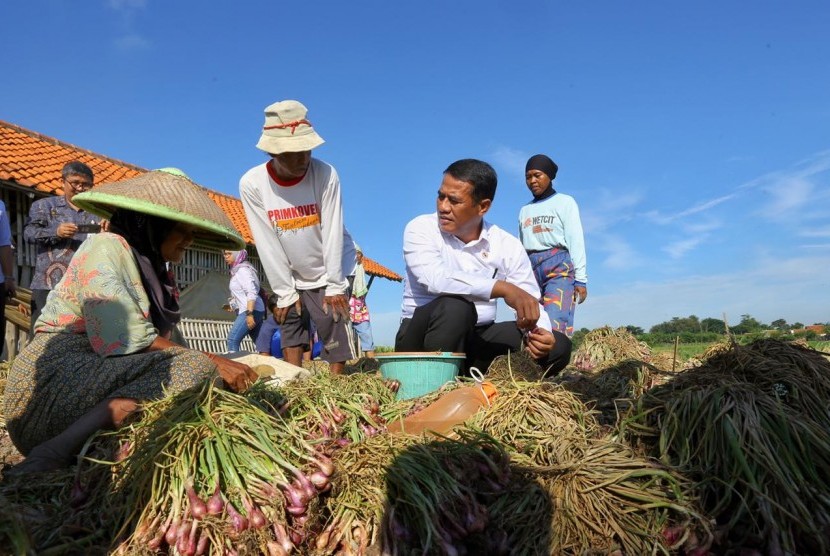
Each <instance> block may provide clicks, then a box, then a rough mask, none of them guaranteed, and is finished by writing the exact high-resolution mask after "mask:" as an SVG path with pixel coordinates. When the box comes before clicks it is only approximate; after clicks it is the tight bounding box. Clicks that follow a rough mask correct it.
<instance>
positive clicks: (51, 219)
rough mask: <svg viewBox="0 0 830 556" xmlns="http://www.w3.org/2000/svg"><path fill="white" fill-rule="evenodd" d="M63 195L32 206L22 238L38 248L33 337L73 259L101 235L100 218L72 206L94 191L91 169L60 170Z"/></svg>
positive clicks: (80, 166) (69, 164)
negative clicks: (94, 235)
mask: <svg viewBox="0 0 830 556" xmlns="http://www.w3.org/2000/svg"><path fill="white" fill-rule="evenodd" d="M61 178H62V180H63V195H62V196H61V195H56V196H53V197H47V198H45V199H39V200H37V201H35V202H34V203H32V207H31V208H30V209H29V218H28V219H27V220H26V226H25V228H24V229H23V237H24V238H25V239H26V241H28V242H29V243H33V244H35V247H36V251H37V258H36V260H35V271H34V274H33V275H32V282H31V284H30V286H29V287H30V288H31V289H32V325H31V328H30V330H29V334H30V337H31V335H33V334H34V326H35V322H36V321H37V318H38V316H40V312H41V310H42V309H43V306H44V305H45V304H46V297H47V296H48V295H49V292H50V291H51V290H52V288H54V287H55V286H56V285H57V284H58V282H60V280H61V278H63V274H64V272H66V267H67V266H68V265H69V261H70V260H71V259H72V255H74V254H75V251H76V250H77V249H78V247H80V246H81V243H82V242H83V241H84V240H85V239H86V236H87V234H88V233H90V232H96V231H100V229H101V222H100V218H98V217H97V216H95V215H93V214H90V213H88V212H86V211H84V210H81V209H80V208H79V207H77V206H75V205H74V204H72V198H73V197H74V196H75V195H76V194H77V193H80V192H81V191H86V190H87V189H90V188H91V187H92V184H93V181H94V177H93V174H92V169H90V167H89V166H87V165H86V164H84V163H83V162H78V161H76V160H73V161H72V162H67V163H66V164H65V165H64V167H63V170H61Z"/></svg>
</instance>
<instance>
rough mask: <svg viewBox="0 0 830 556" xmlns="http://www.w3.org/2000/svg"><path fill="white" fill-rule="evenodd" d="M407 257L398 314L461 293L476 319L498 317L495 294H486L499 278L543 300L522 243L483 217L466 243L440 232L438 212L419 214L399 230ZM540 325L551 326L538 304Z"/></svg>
mask: <svg viewBox="0 0 830 556" xmlns="http://www.w3.org/2000/svg"><path fill="white" fill-rule="evenodd" d="M403 256H404V260H405V261H406V280H405V283H404V292H403V304H402V307H401V309H402V318H410V317H412V314H413V313H414V312H415V309H416V308H418V307H420V306H421V305H426V304H427V303H429V302H430V301H432V300H433V299H435V298H436V297H438V296H439V295H442V294H452V295H460V296H462V297H464V298H466V299H469V300H470V301H472V302H473V303H475V306H476V311H477V312H478V321H477V324H480V325H481V324H490V323H492V322H494V321H495V320H496V308H497V307H496V302H497V300H496V299H491V298H490V294H491V293H492V291H493V286H494V285H495V284H496V281H497V280H504V281H505V282H509V283H511V284H513V285H515V286H518V287H519V288H521V289H523V290H524V291H526V292H527V293H529V294H530V295H532V296H533V297H534V298H536V299H541V297H542V294H541V292H540V291H539V285H538V284H537V283H536V278H535V277H534V276H533V269H532V268H531V266H530V260H529V259H528V258H527V253H525V250H524V248H523V247H522V244H521V243H520V242H519V240H518V239H516V238H515V237H514V236H512V235H510V234H508V233H507V232H505V231H504V230H502V229H501V228H499V227H498V226H496V225H494V224H489V223H488V222H486V221H485V222H484V224H483V226H482V230H481V235H480V236H479V238H478V239H476V240H474V241H471V242H470V243H466V244H465V243H464V242H463V241H461V240H460V239H458V238H457V237H455V236H454V235H452V234H447V233H444V232H442V231H441V228H440V227H439V226H438V215H437V214H436V213H432V214H423V215H421V216H418V217H416V218H414V219H412V220H411V221H410V222H409V224H407V225H406V229H405V230H404V235H403ZM538 325H539V326H541V327H542V328H545V329H546V330H550V329H551V325H550V319H549V318H548V315H547V313H545V311H544V308H543V307H542V306H541V304H540V305H539V321H538Z"/></svg>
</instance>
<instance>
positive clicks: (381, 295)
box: [0, 0, 830, 345]
mask: <svg viewBox="0 0 830 556" xmlns="http://www.w3.org/2000/svg"><path fill="white" fill-rule="evenodd" d="M0 21H2V22H3V24H2V32H1V33H0V68H2V76H3V83H2V86H0V119H3V120H6V121H9V122H12V123H15V124H17V125H20V126H23V127H25V128H28V129H31V130H34V131H37V132H40V133H43V134H46V135H50V136H54V137H57V138H59V139H61V140H63V141H67V142H70V143H73V144H75V145H77V146H80V147H83V148H86V149H90V150H92V151H95V152H98V153H101V154H104V155H107V156H110V157H113V158H117V159H121V160H124V161H127V162H130V163H133V164H137V165H139V166H143V167H146V168H157V167H162V166H176V167H180V168H182V169H184V170H185V171H186V172H188V173H189V174H190V176H191V177H192V178H193V179H194V180H196V181H197V182H199V183H201V184H202V185H205V186H207V187H210V188H212V189H215V190H218V191H222V192H225V193H229V194H232V195H235V196H238V181H239V177H240V176H241V175H242V174H243V173H244V172H245V171H246V170H247V169H248V168H249V167H251V166H254V165H256V164H260V163H263V162H264V161H265V156H264V155H263V153H261V152H260V151H258V150H257V149H256V148H255V147H254V145H255V143H256V141H257V138H258V136H259V130H260V128H261V125H262V122H263V112H262V111H263V108H264V107H265V106H266V105H268V104H270V103H272V102H275V101H277V100H282V99H287V98H293V99H298V100H301V101H302V102H303V103H304V104H306V105H307V106H308V107H309V119H310V120H311V121H312V122H313V124H314V126H315V128H316V129H317V130H318V132H319V133H320V135H322V136H323V137H324V138H325V139H326V144H325V145H323V146H322V147H320V148H319V149H317V150H315V156H317V157H318V158H321V159H323V160H325V161H327V162H329V163H331V164H333V165H334V166H335V167H336V168H337V170H338V172H339V173H340V177H341V181H342V187H343V197H344V203H345V215H346V223H347V226H348V227H349V229H350V230H351V231H352V233H353V235H354V236H355V238H356V240H357V241H358V242H359V243H360V244H361V246H363V248H364V250H365V251H366V253H367V254H368V255H369V256H370V257H372V258H374V259H376V260H378V261H379V262H381V263H382V264H384V265H386V266H388V267H390V268H392V269H394V270H396V271H397V272H399V273H403V258H402V254H401V237H402V233H403V229H404V226H405V225H406V223H407V221H408V220H409V219H411V218H412V217H414V216H416V215H418V214H422V213H426V212H430V211H433V210H434V207H435V192H436V190H437V188H438V186H439V184H440V181H441V174H442V171H443V170H444V168H446V167H447V165H448V164H449V163H451V162H453V161H454V160H457V159H460V158H467V157H474V158H480V159H483V160H486V161H488V162H490V163H491V164H493V166H494V167H495V168H496V170H497V171H498V173H499V189H498V192H497V195H496V199H495V203H494V207H493V209H492V210H491V211H490V213H489V218H490V220H491V221H492V222H494V223H496V224H498V225H500V226H502V227H503V228H505V229H507V230H509V231H511V232H515V231H516V229H517V215H518V211H519V208H520V207H521V205H522V204H524V203H525V202H527V201H528V200H529V193H528V192H527V189H526V187H525V185H524V179H523V173H524V163H525V161H526V159H527V157H529V156H530V155H533V154H536V153H539V152H541V153H546V154H548V155H550V156H551V157H552V158H553V159H554V160H555V161H556V162H557V163H558V164H559V167H560V170H559V175H558V177H557V179H556V181H555V186H556V188H557V189H558V190H560V191H562V192H565V193H568V194H571V195H573V196H574V197H575V198H576V200H577V202H578V204H579V206H580V211H581V214H582V218H583V225H584V227H585V234H586V244H587V253H588V282H589V283H588V292H589V296H588V300H587V301H586V303H585V304H583V305H581V306H580V307H579V309H578V310H577V314H576V323H575V324H576V327H577V328H581V327H587V328H594V327H597V326H601V325H603V324H610V325H613V326H622V325H626V324H633V325H637V326H641V327H643V328H646V329H648V328H649V327H650V326H651V325H653V324H656V323H658V322H662V321H665V320H669V319H671V318H672V317H674V316H681V317H683V316H688V315H691V314H694V315H697V316H698V317H700V318H706V317H714V318H722V316H723V315H724V314H726V315H727V318H728V320H729V322H730V323H732V324H735V323H737V322H738V321H739V320H740V316H741V315H742V314H750V315H752V316H753V317H755V318H757V319H759V320H761V321H762V322H767V323H769V322H771V321H772V320H775V319H778V318H784V319H786V320H787V321H789V322H791V323H792V322H795V321H800V322H803V323H805V324H812V323H814V322H827V321H830V278H828V271H830V35H829V34H828V29H830V3H829V2H827V1H826V0H799V1H798V2H783V1H776V2H770V1H756V2H738V1H734V0H719V1H712V0H702V1H697V2H673V1H668V2H658V1H656V0H655V1H651V2H645V1H637V0H633V1H626V2H620V1H618V0H597V1H594V2H551V1H540V0H444V1H441V2H439V1H434V0H420V1H418V2H403V1H399V2H390V1H388V0H384V1H380V0H376V1H353V2H344V1H342V0H337V1H313V0H306V1H302V2H299V1H298V2H282V1H274V0H272V1H269V2H266V1H239V2H218V1H217V2H205V1H199V2H196V1H190V0H166V1H162V0H88V1H83V2H77V1H69V0H48V1H47V0H3V2H2V3H0ZM401 292H402V286H401V285H400V284H397V283H393V282H389V281H385V280H376V281H375V282H374V284H373V286H372V290H371V292H370V295H369V298H368V301H369V307H370V309H371V311H372V315H373V322H374V329H375V336H376V341H377V343H379V344H381V345H391V344H392V342H393V337H394V332H395V331H396V329H397V320H398V315H399V307H400V300H401ZM502 314H504V313H502Z"/></svg>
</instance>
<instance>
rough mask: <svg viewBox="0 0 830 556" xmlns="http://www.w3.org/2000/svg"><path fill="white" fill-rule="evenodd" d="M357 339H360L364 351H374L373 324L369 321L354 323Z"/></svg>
mask: <svg viewBox="0 0 830 556" xmlns="http://www.w3.org/2000/svg"><path fill="white" fill-rule="evenodd" d="M352 326H353V327H354V331H355V332H356V333H357V337H358V338H360V349H361V350H362V351H374V349H375V341H374V339H373V338H372V323H371V322H369V321H368V320H365V321H363V322H357V323H352Z"/></svg>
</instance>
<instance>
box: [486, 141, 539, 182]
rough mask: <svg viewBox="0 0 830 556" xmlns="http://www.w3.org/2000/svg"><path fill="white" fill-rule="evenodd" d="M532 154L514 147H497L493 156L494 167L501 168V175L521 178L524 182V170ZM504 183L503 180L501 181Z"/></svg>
mask: <svg viewBox="0 0 830 556" xmlns="http://www.w3.org/2000/svg"><path fill="white" fill-rule="evenodd" d="M530 156H531V155H530V154H528V153H526V152H525V151H520V150H518V149H514V148H512V147H506V146H500V147H497V148H496V149H495V150H494V151H493V152H492V153H491V154H490V158H491V160H492V161H493V166H496V167H497V168H499V169H500V170H499V174H506V175H507V176H510V177H512V178H516V177H521V180H522V182H524V175H525V172H524V168H525V164H527V159H528V158H530ZM499 181H502V180H499Z"/></svg>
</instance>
